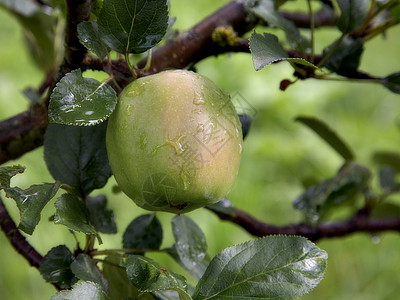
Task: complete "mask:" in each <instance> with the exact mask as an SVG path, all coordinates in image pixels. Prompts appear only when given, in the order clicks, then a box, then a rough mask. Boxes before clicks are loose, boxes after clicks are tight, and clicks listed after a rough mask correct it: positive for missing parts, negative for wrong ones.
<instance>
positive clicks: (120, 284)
mask: <svg viewBox="0 0 400 300" xmlns="http://www.w3.org/2000/svg"><path fill="white" fill-rule="evenodd" d="M103 275H104V277H105V278H106V279H107V282H108V292H109V294H110V297H111V299H125V298H127V297H132V298H133V299H137V297H138V296H139V293H140V292H139V291H138V289H137V288H136V287H134V286H133V284H132V283H131V282H130V281H129V279H128V276H127V274H126V268H125V266H123V265H122V264H121V259H120V258H119V257H116V256H111V255H110V256H107V257H106V259H105V260H104V263H103Z"/></svg>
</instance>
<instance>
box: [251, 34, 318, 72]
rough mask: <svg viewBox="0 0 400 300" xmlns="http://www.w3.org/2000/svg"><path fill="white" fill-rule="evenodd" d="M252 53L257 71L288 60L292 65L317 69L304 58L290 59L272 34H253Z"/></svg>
mask: <svg viewBox="0 0 400 300" xmlns="http://www.w3.org/2000/svg"><path fill="white" fill-rule="evenodd" d="M249 41H250V51H251V55H252V57H253V63H254V67H255V69H256V71H259V70H261V69H262V68H264V67H265V66H268V65H270V64H272V63H273V62H277V61H281V60H286V61H289V62H291V63H296V64H301V65H305V66H307V67H312V68H317V67H316V66H315V65H313V64H312V63H310V62H308V61H306V60H305V59H302V58H290V57H289V56H288V54H287V52H286V51H285V49H283V47H282V46H281V44H279V41H278V38H277V37H276V36H275V35H273V34H270V33H264V34H263V35H261V34H258V33H256V32H253V33H252V35H251V37H250V40H249Z"/></svg>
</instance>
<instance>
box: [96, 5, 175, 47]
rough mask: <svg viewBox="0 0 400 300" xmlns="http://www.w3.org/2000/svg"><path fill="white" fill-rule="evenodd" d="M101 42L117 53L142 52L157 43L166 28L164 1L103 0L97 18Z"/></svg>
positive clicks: (166, 19)
mask: <svg viewBox="0 0 400 300" xmlns="http://www.w3.org/2000/svg"><path fill="white" fill-rule="evenodd" d="M97 21H98V24H99V33H100V36H101V38H102V40H103V42H104V43H105V44H106V45H107V46H108V47H110V48H111V49H112V50H114V51H116V52H119V53H123V54H125V53H142V52H144V51H147V50H148V49H150V48H152V47H154V46H155V45H157V44H158V43H159V42H160V41H161V39H162V38H163V36H164V35H165V32H166V30H167V27H168V6H167V1H166V0H104V3H103V7H102V9H101V11H100V14H99V17H98V20H97Z"/></svg>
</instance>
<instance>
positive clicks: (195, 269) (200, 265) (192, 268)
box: [168, 245, 209, 281]
mask: <svg viewBox="0 0 400 300" xmlns="http://www.w3.org/2000/svg"><path fill="white" fill-rule="evenodd" d="M170 250H171V251H168V254H169V255H170V256H171V257H172V258H173V259H174V260H175V261H176V262H177V263H178V264H179V265H180V266H181V267H182V268H184V269H185V270H186V271H187V272H188V273H189V274H190V275H191V276H192V277H193V278H194V279H195V280H196V281H199V280H200V278H201V277H203V275H204V272H205V271H206V269H207V266H208V264H209V260H208V259H207V258H204V259H203V260H201V261H197V262H196V263H195V264H193V263H191V264H185V263H184V262H183V261H182V260H181V258H180V257H179V255H178V252H177V251H176V246H175V245H173V246H172V247H171V248H170Z"/></svg>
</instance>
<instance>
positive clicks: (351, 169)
mask: <svg viewBox="0 0 400 300" xmlns="http://www.w3.org/2000/svg"><path fill="white" fill-rule="evenodd" d="M370 181H371V172H370V170H369V169H367V168H365V167H363V166H360V165H358V164H356V163H354V162H348V163H345V164H344V165H343V167H342V168H341V169H340V170H339V172H338V173H337V175H336V176H335V177H333V178H330V179H327V180H325V181H323V182H321V183H320V184H318V185H314V186H311V187H309V188H308V189H307V190H306V191H305V192H304V193H303V194H302V195H300V196H299V197H298V198H297V199H296V200H295V202H294V207H295V208H296V209H299V210H302V211H303V212H304V213H305V217H306V221H307V222H308V223H311V224H316V223H317V222H318V221H319V220H320V219H322V218H323V217H324V216H325V215H326V214H327V213H328V212H329V211H330V209H331V208H332V207H334V206H339V205H342V204H344V203H349V204H352V205H354V203H355V200H356V199H357V196H358V195H360V194H364V195H369V193H370V191H369V184H370Z"/></svg>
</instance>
